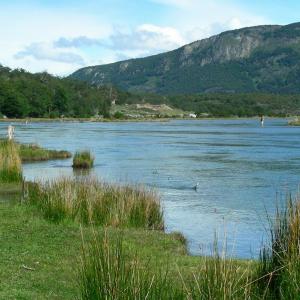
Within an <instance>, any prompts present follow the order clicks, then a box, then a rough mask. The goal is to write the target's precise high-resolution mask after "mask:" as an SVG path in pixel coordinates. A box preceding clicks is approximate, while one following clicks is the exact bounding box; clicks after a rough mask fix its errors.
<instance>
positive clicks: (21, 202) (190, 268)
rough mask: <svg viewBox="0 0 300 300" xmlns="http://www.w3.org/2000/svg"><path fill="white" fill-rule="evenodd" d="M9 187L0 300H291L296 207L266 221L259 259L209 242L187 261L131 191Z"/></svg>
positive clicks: (1, 208) (77, 185)
mask: <svg viewBox="0 0 300 300" xmlns="http://www.w3.org/2000/svg"><path fill="white" fill-rule="evenodd" d="M28 185H29V186H28ZM13 186H14V184H9V185H8V184H4V185H3V186H2V187H1V186H0V189H2V193H0V199H1V201H0V232H1V233H2V234H1V243H0V251H1V255H2V257H1V258H2V260H1V261H0V280H1V287H0V298H3V299H10V298H12V299H16V298H17V299H18V298H20V299H47V298H48V299H74V298H79V299H103V298H104V297H106V298H107V299H120V298H121V299H124V298H125V299H134V297H127V296H128V295H131V296H132V293H134V295H135V296H136V298H138V299H145V298H147V299H153V300H154V299H159V298H158V297H155V295H156V296H157V295H160V296H161V297H160V299H236V300H239V299H261V296H262V295H265V296H266V297H265V298H266V299H280V297H277V296H278V295H280V294H281V293H282V292H283V291H284V293H285V294H284V295H283V298H282V299H295V297H290V295H296V294H297V292H299V291H298V290H297V288H298V287H297V282H299V279H300V272H299V270H300V268H298V265H297V262H298V261H299V251H298V250H299V249H298V247H299V245H298V241H299V235H300V231H299V226H298V225H299V219H300V204H299V202H298V200H297V199H296V200H297V201H295V205H294V206H293V204H292V203H288V206H287V207H288V209H287V210H286V211H284V213H283V214H281V213H280V212H279V214H278V216H277V217H276V218H275V220H276V221H275V223H274V224H275V225H276V226H274V228H273V229H272V234H273V235H274V236H273V239H272V242H271V243H270V245H269V244H268V245H266V246H265V249H264V252H263V255H262V258H261V259H260V260H257V261H251V260H235V259H234V258H231V257H227V256H226V255H225V254H222V253H219V248H218V247H217V242H216V244H215V248H214V247H212V252H211V253H212V257H204V256H203V257H200V256H198V257H193V256H190V255H188V253H187V248H186V241H185V238H184V237H183V236H182V235H181V234H179V233H175V234H166V233H165V232H164V231H163V229H164V226H163V222H164V220H163V215H162V214H161V213H160V212H161V210H160V209H159V207H160V202H159V199H157V198H156V196H155V194H152V193H149V192H147V191H145V190H143V189H142V190H141V189H140V188H139V187H135V186H133V187H132V186H126V187H124V186H118V185H111V184H106V183H103V182H101V181H98V180H95V179H92V178H83V179H78V178H69V179H67V180H66V179H64V178H62V179H55V180H54V181H48V182H45V183H39V182H36V183H28V182H27V183H24V182H22V184H20V183H16V185H15V188H13ZM8 188H9V189H8ZM7 189H8V190H7ZM14 189H15V192H14ZM271 228H272V227H271ZM95 236H97V237H98V236H100V238H99V239H95ZM103 236H104V238H103ZM212 245H213V241H212ZM278 249H279V250H280V251H278ZM224 251H225V250H224ZM225 252H226V251H225ZM295 266H296V267H295ZM99 276H100V277H99ZM112 278H113V280H111V279H112ZM294 283H296V284H294ZM124 293H125V294H124ZM84 295H89V296H86V297H84ZM91 295H94V297H91ZM95 295H98V296H95ZM141 295H144V296H145V295H150V296H149V297H144V296H141ZM121 296H122V297H121ZM274 296H276V297H275V298H274Z"/></svg>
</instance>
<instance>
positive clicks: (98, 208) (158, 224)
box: [27, 177, 164, 230]
mask: <svg viewBox="0 0 300 300" xmlns="http://www.w3.org/2000/svg"><path fill="white" fill-rule="evenodd" d="M27 199H28V202H29V203H32V204H35V205H37V206H38V207H39V208H40V209H41V211H42V212H43V214H44V216H45V217H46V218H48V219H51V220H53V221H56V222H59V221H61V220H63V219H66V218H68V219H72V220H74V221H78V222H80V223H83V224H90V223H92V224H97V225H104V226H113V227H119V228H125V227H129V228H130V227H135V228H145V229H155V230H161V229H164V223H163V214H162V211H161V206H160V199H159V197H158V196H157V195H156V194H155V193H154V192H152V191H148V190H145V189H144V188H140V187H130V186H117V185H109V184H106V183H103V182H100V181H99V180H97V179H95V178H91V177H88V178H83V179H81V180H76V179H73V178H67V177H62V178H59V179H55V180H52V181H47V182H45V183H35V184H29V185H28V198H27Z"/></svg>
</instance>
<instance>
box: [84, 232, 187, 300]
mask: <svg viewBox="0 0 300 300" xmlns="http://www.w3.org/2000/svg"><path fill="white" fill-rule="evenodd" d="M78 286H79V292H80V299H82V300H98V299H120V300H122V299H124V300H125V299H126V300H127V299H150V300H157V299H184V292H183V290H182V289H181V288H180V285H174V284H173V282H172V281H171V280H170V278H168V272H167V271H166V270H165V271H162V270H159V269H158V268H157V269H155V268H153V267H152V268H149V267H147V266H145V265H144V264H143V263H141V261H140V260H139V259H138V257H137V256H136V255H134V254H133V253H130V252H128V251H127V252H126V251H125V250H124V246H123V240H122V236H118V237H117V238H115V239H112V238H110V237H109V236H108V235H107V233H105V234H96V233H94V236H93V238H92V240H91V241H90V242H89V243H83V247H82V254H81V257H80V264H79V270H78Z"/></svg>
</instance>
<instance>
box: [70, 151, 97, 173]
mask: <svg viewBox="0 0 300 300" xmlns="http://www.w3.org/2000/svg"><path fill="white" fill-rule="evenodd" d="M93 165H94V157H93V155H92V154H91V152H90V151H88V150H87V151H81V152H79V151H77V152H76V153H75V155H74V157H73V168H78V169H90V168H92V167H93Z"/></svg>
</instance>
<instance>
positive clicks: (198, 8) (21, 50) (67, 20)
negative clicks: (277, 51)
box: [0, 0, 300, 76]
mask: <svg viewBox="0 0 300 300" xmlns="http://www.w3.org/2000/svg"><path fill="white" fill-rule="evenodd" d="M299 11H300V1H296V0H285V1H283V0H273V1H270V0H251V1H250V0H226V1H225V0H206V1H204V0H127V1H125V0H84V1H82V0H80V1H79V0H44V1H41V0H40V1H38V0H26V1H21V0H19V1H18V0H9V1H3V0H0V47H1V51H0V63H1V64H3V65H6V66H9V67H11V68H24V69H26V70H29V71H32V72H39V71H48V72H50V73H52V74H57V75H62V76H63V75H67V74H69V73H71V72H73V71H75V70H76V69H78V68H81V67H84V66H88V65H96V64H104V63H110V62H115V61H118V60H124V59H127V58H133V57H143V56H148V55H152V54H156V53H160V52H163V51H168V50H171V49H175V48H178V47H180V46H182V45H184V44H186V43H189V42H192V41H195V40H198V39H202V38H206V37H209V36H211V35H213V34H217V33H220V32H222V31H225V30H230V29H237V28H241V27H245V26H252V25H259V24H288V23H293V22H298V21H300V18H299Z"/></svg>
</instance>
